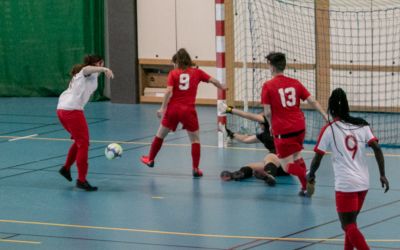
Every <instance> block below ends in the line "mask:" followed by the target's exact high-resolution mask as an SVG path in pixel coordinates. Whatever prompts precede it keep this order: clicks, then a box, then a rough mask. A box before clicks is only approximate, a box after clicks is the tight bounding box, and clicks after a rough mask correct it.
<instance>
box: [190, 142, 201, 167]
mask: <svg viewBox="0 0 400 250" xmlns="http://www.w3.org/2000/svg"><path fill="white" fill-rule="evenodd" d="M192 161H193V168H199V164H200V143H192Z"/></svg>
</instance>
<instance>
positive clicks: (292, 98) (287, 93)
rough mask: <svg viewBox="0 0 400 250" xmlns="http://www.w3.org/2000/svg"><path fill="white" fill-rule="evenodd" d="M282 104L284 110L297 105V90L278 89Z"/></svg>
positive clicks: (291, 88)
mask: <svg viewBox="0 0 400 250" xmlns="http://www.w3.org/2000/svg"><path fill="white" fill-rule="evenodd" d="M278 92H279V96H280V97H281V103H282V106H283V107H284V108H286V107H293V106H295V105H296V89H295V88H293V87H289V88H280V89H278Z"/></svg>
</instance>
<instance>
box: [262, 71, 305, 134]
mask: <svg viewBox="0 0 400 250" xmlns="http://www.w3.org/2000/svg"><path fill="white" fill-rule="evenodd" d="M309 96H310V93H309V92H308V90H307V89H306V88H305V87H304V86H303V85H302V84H301V83H300V82H299V81H298V80H296V79H293V78H290V77H287V76H284V75H277V76H275V77H274V78H272V79H271V80H269V81H266V82H265V83H264V85H263V88H262V92H261V103H262V104H269V105H271V123H272V124H271V126H272V133H273V134H274V135H283V134H288V133H292V132H297V131H300V130H303V129H305V128H306V123H305V119H304V114H303V112H302V111H301V109H300V100H303V101H304V100H306V99H307V98H308V97H309Z"/></svg>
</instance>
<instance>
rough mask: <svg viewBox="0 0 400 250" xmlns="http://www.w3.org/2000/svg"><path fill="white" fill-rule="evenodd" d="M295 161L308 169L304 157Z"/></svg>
mask: <svg viewBox="0 0 400 250" xmlns="http://www.w3.org/2000/svg"><path fill="white" fill-rule="evenodd" d="M294 163H297V164H299V165H300V166H301V167H302V168H304V169H306V170H307V166H306V163H305V162H304V159H303V158H300V159H297V160H295V161H294Z"/></svg>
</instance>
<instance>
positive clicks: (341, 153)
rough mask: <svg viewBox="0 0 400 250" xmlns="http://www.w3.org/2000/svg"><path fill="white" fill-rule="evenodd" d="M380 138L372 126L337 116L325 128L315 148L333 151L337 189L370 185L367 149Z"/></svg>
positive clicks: (350, 190) (353, 188) (345, 189)
mask: <svg viewBox="0 0 400 250" xmlns="http://www.w3.org/2000/svg"><path fill="white" fill-rule="evenodd" d="M377 140H378V139H377V138H376V137H375V136H374V135H373V133H372V131H371V128H370V127H369V126H356V125H353V124H349V123H344V122H342V121H339V120H337V121H334V122H332V123H330V124H328V125H326V126H325V127H323V128H322V130H321V132H320V135H319V138H318V142H317V144H316V145H315V147H314V151H315V152H317V153H320V154H325V153H326V152H327V151H328V150H331V151H332V165H333V170H334V174H335V190H336V191H341V192H358V191H363V190H367V189H368V188H369V172H368V165H367V164H366V163H365V149H366V145H367V144H369V143H371V142H372V141H377Z"/></svg>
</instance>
